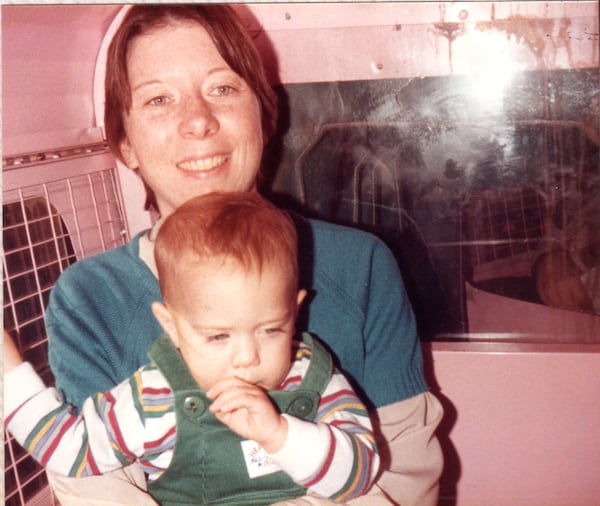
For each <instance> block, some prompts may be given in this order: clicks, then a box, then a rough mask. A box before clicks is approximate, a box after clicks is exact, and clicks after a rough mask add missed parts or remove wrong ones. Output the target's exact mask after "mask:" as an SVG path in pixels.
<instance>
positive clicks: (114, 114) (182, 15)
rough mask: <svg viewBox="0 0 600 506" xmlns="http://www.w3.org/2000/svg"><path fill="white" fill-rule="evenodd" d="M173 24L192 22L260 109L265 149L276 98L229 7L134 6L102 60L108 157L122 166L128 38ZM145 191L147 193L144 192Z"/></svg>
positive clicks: (127, 102)
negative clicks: (199, 28) (237, 75)
mask: <svg viewBox="0 0 600 506" xmlns="http://www.w3.org/2000/svg"><path fill="white" fill-rule="evenodd" d="M178 22H196V23H198V24H199V25H201V26H202V27H203V28H204V29H205V30H206V31H207V32H208V34H209V35H210V37H211V39H212V41H213V43H214V44H215V47H216V48H217V50H218V51H219V53H220V55H221V56H222V57H223V59H224V60H225V62H226V63H227V64H228V65H229V66H230V67H231V69H232V70H233V71H234V72H236V73H237V74H239V75H240V76H241V77H242V78H243V79H244V80H245V81H246V83H247V84H248V86H250V89H252V91H253V92H254V94H255V95H256V97H257V99H258V102H259V105H260V110H261V123H262V131H263V136H264V140H265V144H266V142H267V141H268V140H269V139H270V138H271V136H272V135H273V133H274V132H275V128H276V126H277V96H276V94H275V92H274V91H273V89H272V88H271V86H270V85H269V83H268V81H267V78H266V75H265V71H264V67H263V64H262V61H261V59H260V56H259V54H258V51H257V50H256V48H255V46H254V44H253V42H252V40H251V38H250V36H249V34H248V33H247V31H246V29H245V28H244V26H243V25H242V23H241V22H240V20H239V18H238V16H237V15H236V13H235V11H234V10H233V9H232V8H231V7H230V6H229V5H218V4H191V5H174V4H165V5H134V6H133V7H131V9H130V10H129V11H128V12H127V14H126V15H125V17H124V18H123V22H122V23H121V25H120V26H119V28H118V30H117V32H116V33H115V35H114V37H113V39H112V41H111V43H110V46H109V48H108V54H107V61H106V76H105V83H104V84H105V87H104V94H105V97H104V98H105V105H104V125H105V128H106V137H107V140H108V146H109V147H110V149H111V151H112V152H113V153H114V154H115V156H117V157H118V158H119V159H121V160H123V155H122V153H121V143H122V141H123V140H124V139H125V128H124V121H123V120H124V115H125V114H126V113H128V112H129V111H130V109H131V88H130V85H129V75H128V71H127V51H128V48H129V44H130V43H131V41H132V40H133V39H134V38H136V37H139V36H141V35H143V34H145V33H147V32H149V31H151V30H153V29H155V28H157V27H160V26H165V25H169V24H174V23H178ZM146 191H147V192H148V191H150V192H151V190H150V189H149V188H148V187H147V186H146ZM153 204H154V197H153V195H148V199H147V205H146V207H149V205H153Z"/></svg>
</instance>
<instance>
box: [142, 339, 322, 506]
mask: <svg viewBox="0 0 600 506" xmlns="http://www.w3.org/2000/svg"><path fill="white" fill-rule="evenodd" d="M302 340H303V341H304V342H305V343H307V344H308V346H309V347H310V348H311V349H312V357H311V363H310V366H309V369H308V371H307V373H306V376H305V377H304V379H303V381H302V382H301V384H300V386H299V387H298V389H297V390H295V391H293V392H283V391H272V392H269V396H270V397H271V398H272V399H273V401H274V402H275V403H276V404H277V406H278V407H279V410H280V411H281V412H282V413H287V414H290V415H293V416H295V417H298V418H302V419H304V420H313V419H314V417H315V415H316V412H317V407H318V404H319V400H320V397H321V395H322V393H323V391H324V390H325V388H326V386H327V384H328V382H329V378H330V376H331V373H332V362H331V357H330V355H329V354H328V353H327V352H326V351H325V349H324V348H323V347H322V345H321V344H320V343H318V342H317V341H316V340H313V339H312V337H311V336H310V335H309V334H303V335H302ZM149 355H150V358H151V359H152V360H153V361H154V363H155V364H156V365H157V367H158V368H159V369H160V370H161V372H162V373H163V374H164V375H165V377H166V378H167V381H168V382H169V386H170V387H171V389H172V390H173V392H174V396H175V413H176V423H177V434H176V442H175V449H174V454H173V459H172V461H171V464H170V465H169V467H168V468H167V470H166V471H165V472H164V473H163V474H162V475H161V476H160V477H159V478H158V479H157V480H155V481H154V482H151V483H149V484H148V489H149V491H150V493H151V494H152V495H153V496H154V497H155V498H156V499H157V500H158V501H159V502H160V503H161V504H162V505H163V506H177V505H201V504H215V505H216V504H220V505H223V504H227V505H231V506H243V505H244V506H245V505H268V504H271V503H273V502H276V501H281V500H283V499H290V498H294V497H299V496H301V495H304V494H305V493H306V489H304V488H303V487H301V486H299V485H297V484H296V483H294V482H293V481H292V479H291V478H290V477H289V476H288V475H287V474H286V473H284V472H283V471H276V472H274V473H271V474H267V475H264V476H258V477H254V478H250V476H249V471H248V468H247V465H246V460H245V457H244V452H243V450H242V438H240V437H239V436H238V435H236V434H235V433H233V432H232V431H231V430H230V429H229V428H228V427H226V426H225V425H223V424H222V423H221V422H219V421H218V420H217V419H216V418H215V416H214V415H213V414H212V413H211V412H210V411H209V410H208V409H207V408H208V406H209V404H210V402H211V401H210V400H208V398H207V397H206V394H205V392H204V391H203V390H201V389H200V387H199V386H198V384H197V383H196V381H195V380H194V379H193V377H192V375H191V373H190V371H189V369H188V368H187V366H186V364H185V362H184V361H183V359H182V357H181V355H180V353H179V351H178V350H177V349H176V348H175V346H174V345H173V343H172V342H171V340H170V339H169V338H168V337H167V336H163V337H161V338H159V339H158V340H157V341H156V342H155V343H154V344H153V345H152V346H151V347H150V350H149ZM246 453H247V452H246ZM247 458H248V455H246V459H247ZM260 465H261V461H260V459H259V460H258V462H254V466H255V467H256V466H259V467H260Z"/></svg>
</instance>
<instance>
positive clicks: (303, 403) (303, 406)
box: [287, 395, 315, 417]
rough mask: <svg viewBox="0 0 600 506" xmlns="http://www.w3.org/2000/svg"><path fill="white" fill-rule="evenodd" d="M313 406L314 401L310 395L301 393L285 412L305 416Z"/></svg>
mask: <svg viewBox="0 0 600 506" xmlns="http://www.w3.org/2000/svg"><path fill="white" fill-rule="evenodd" d="M314 407H315V401H314V400H313V399H312V398H311V397H309V396H307V395H301V396H299V397H298V398H297V399H295V400H294V401H293V402H292V403H291V404H290V406H289V407H288V409H287V412H288V413H289V414H290V415H294V416H298V417H305V416H307V415H308V414H309V413H310V412H311V411H312V410H313V408H314Z"/></svg>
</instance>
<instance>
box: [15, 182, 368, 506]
mask: <svg viewBox="0 0 600 506" xmlns="http://www.w3.org/2000/svg"><path fill="white" fill-rule="evenodd" d="M297 247H298V245H297V237H296V229H295V226H294V223H293V221H292V219H291V218H290V217H289V216H288V215H287V214H286V213H285V212H283V211H281V210H279V209H277V208H276V207H275V206H273V205H272V204H270V203H268V202H267V201H266V200H264V199H263V198H262V197H260V196H259V195H258V194H257V193H252V192H240V193H213V194H209V195H205V196H200V197H196V198H193V199H191V200H190V201H188V202H187V203H185V204H184V205H182V206H181V207H179V208H178V209H177V210H176V211H175V212H174V213H173V214H171V215H170V216H169V217H167V218H166V219H165V221H164V223H162V224H161V225H160V229H159V231H158V234H157V236H156V239H155V259H156V266H157V271H158V277H159V282H160V288H161V293H162V296H163V302H155V303H154V304H153V306H152V310H153V313H154V315H155V316H156V318H157V319H158V321H159V322H160V323H161V325H162V327H163V329H164V330H165V335H164V336H163V337H161V338H159V339H158V341H156V342H155V343H154V344H153V345H152V346H151V347H150V349H149V353H148V354H149V357H150V359H151V362H150V364H148V365H146V366H144V367H142V368H141V369H139V370H138V371H137V372H136V373H135V374H134V375H133V376H132V377H131V378H130V379H128V380H126V381H124V382H123V383H121V384H119V385H117V386H116V387H114V388H113V389H111V390H110V391H108V392H105V393H100V394H97V395H96V396H94V397H93V398H90V399H88V400H87V401H86V402H85V403H84V406H83V409H82V411H81V413H79V414H74V413H72V412H71V411H72V410H71V409H70V406H68V405H66V404H64V403H63V402H62V401H61V399H60V397H59V395H58V394H57V392H56V390H55V389H52V388H45V387H44V385H43V383H42V381H41V379H39V377H38V376H37V375H36V374H35V372H34V371H33V369H32V368H31V366H30V365H29V364H28V363H25V362H22V360H21V357H20V356H19V353H18V351H17V350H16V347H15V345H14V343H13V342H12V340H11V339H10V337H9V336H8V335H6V333H5V344H4V350H5V351H4V353H5V358H4V360H5V373H6V376H5V385H4V387H5V404H4V407H5V414H6V419H5V425H6V427H7V429H8V430H9V431H10V432H11V433H12V434H13V435H14V437H15V438H16V439H17V440H18V441H19V442H20V443H21V444H22V445H23V446H24V447H25V448H26V450H27V451H28V452H29V453H31V454H32V455H33V456H34V457H35V458H36V459H37V460H38V461H39V462H40V463H41V464H42V465H44V466H47V467H48V468H50V469H52V470H54V471H55V472H58V473H61V474H65V475H68V476H80V477H83V476H88V475H94V474H102V473H106V472H109V471H111V470H114V469H117V468H119V467H122V466H126V465H129V464H131V463H132V462H135V461H137V462H139V463H140V464H141V465H142V466H143V468H144V470H145V471H146V473H147V474H148V479H149V481H148V489H149V491H150V493H151V494H152V495H153V497H155V498H156V499H157V500H158V501H159V502H160V503H161V504H240V505H241V504H270V503H273V502H276V501H282V500H285V499H290V498H294V497H299V496H302V495H305V494H306V493H311V494H317V495H319V496H322V497H329V498H331V499H333V500H335V501H339V502H343V501H347V500H349V499H351V498H353V497H356V496H359V495H362V494H364V493H365V492H367V490H368V489H369V488H370V486H371V484H372V483H373V481H374V479H375V477H376V474H377V472H378V469H379V455H378V451H377V447H376V444H375V441H374V437H373V433H372V426H371V423H370V420H369V416H368V413H367V410H366V408H365V406H364V405H363V404H362V403H361V401H360V400H359V399H358V397H357V395H356V393H355V392H354V391H353V389H352V387H351V386H350V384H349V382H348V381H347V379H346V378H345V377H344V376H343V375H342V374H341V373H340V372H339V371H338V370H337V369H335V368H334V367H332V361H331V357H330V356H329V354H328V353H327V352H326V351H325V349H324V347H323V346H322V345H321V344H320V343H319V342H318V341H317V340H316V339H314V338H313V337H312V336H310V335H309V334H304V335H302V336H299V338H297V339H296V338H295V336H294V327H295V319H296V316H297V314H298V310H299V308H300V306H301V304H302V301H303V299H304V298H305V296H306V291H305V290H301V289H299V287H298V266H297Z"/></svg>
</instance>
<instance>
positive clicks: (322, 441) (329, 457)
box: [271, 372, 379, 502]
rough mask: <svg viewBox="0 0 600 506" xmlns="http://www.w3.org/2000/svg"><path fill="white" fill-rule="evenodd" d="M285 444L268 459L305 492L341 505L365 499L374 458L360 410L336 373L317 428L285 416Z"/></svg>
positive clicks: (376, 456)
mask: <svg viewBox="0 0 600 506" xmlns="http://www.w3.org/2000/svg"><path fill="white" fill-rule="evenodd" d="M284 416H285V417H286V418H287V420H288V428H289V429H288V438H287V440H286V443H285V445H284V447H283V448H282V449H281V450H280V451H279V452H277V453H276V454H273V455H271V458H272V459H273V460H274V461H275V462H276V463H277V464H278V465H279V466H280V467H281V468H282V469H283V470H284V471H286V472H287V473H288V474H289V475H290V476H291V477H292V479H294V481H296V482H297V483H298V484H300V485H302V486H304V487H306V488H307V489H308V490H309V491H310V492H313V493H316V494H318V495H320V496H323V497H329V498H330V499H333V500H335V501H336V502H346V501H349V500H350V499H353V498H355V497H358V496H361V495H363V494H365V493H366V492H367V491H368V490H369V488H370V487H371V485H372V484H373V483H374V481H375V478H376V476H377V473H378V471H379V453H378V450H377V445H376V443H375V438H374V435H373V431H372V425H371V421H370V418H369V414H368V412H367V409H366V407H365V406H364V404H363V403H362V402H361V401H360V400H359V398H358V396H357V395H356V393H355V392H354V391H353V390H352V388H351V386H350V384H349V383H348V381H347V380H346V378H345V377H344V376H343V375H342V374H340V373H339V372H335V373H334V374H333V376H332V378H331V380H330V382H329V385H328V387H327V389H326V390H325V392H324V394H323V396H322V398H321V402H320V404H319V409H318V413H317V417H316V423H311V422H305V421H303V420H300V419H297V418H294V417H291V416H289V415H284Z"/></svg>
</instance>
